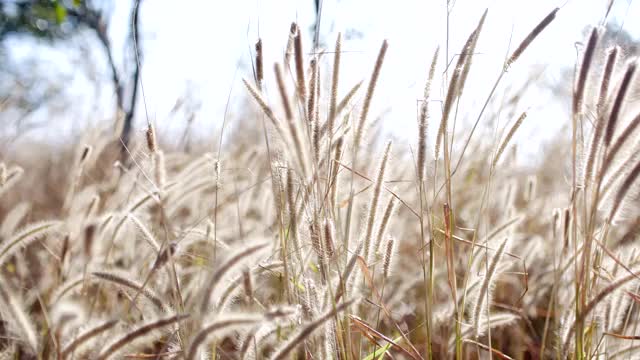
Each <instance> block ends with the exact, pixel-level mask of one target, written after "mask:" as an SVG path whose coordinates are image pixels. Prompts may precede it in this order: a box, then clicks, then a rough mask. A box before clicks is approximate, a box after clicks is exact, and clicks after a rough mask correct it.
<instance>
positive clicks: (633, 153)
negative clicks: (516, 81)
mask: <svg viewBox="0 0 640 360" xmlns="http://www.w3.org/2000/svg"><path fill="white" fill-rule="evenodd" d="M557 13H558V9H555V10H553V11H552V12H551V13H550V14H549V15H548V16H547V17H546V18H544V19H543V20H542V21H541V23H540V24H539V25H538V26H537V27H536V28H535V29H534V30H533V31H532V32H531V34H530V35H529V36H528V37H526V38H525V39H524V40H523V41H522V42H521V44H520V45H519V46H518V47H517V48H516V50H515V51H514V52H513V53H512V54H511V55H510V56H508V57H507V61H506V62H505V64H506V65H505V66H504V70H503V72H502V73H501V74H500V76H499V77H498V79H497V80H496V83H495V86H494V88H493V90H491V92H490V93H489V94H488V95H487V98H486V99H485V100H484V103H485V106H484V107H483V108H482V110H481V113H480V114H478V122H479V121H480V119H487V118H488V119H491V121H489V123H490V124H493V125H492V126H490V127H484V128H483V127H476V126H477V123H476V126H474V128H473V130H472V131H471V132H469V131H468V130H467V129H465V130H463V131H460V135H462V136H453V135H455V134H454V130H453V129H452V128H451V125H450V121H451V120H454V119H455V117H456V116H458V111H453V110H452V109H454V108H457V105H458V102H459V100H460V97H461V94H462V91H463V89H464V87H465V86H469V84H466V80H467V75H468V74H469V72H472V71H474V69H473V66H472V59H473V51H474V49H475V46H476V44H477V43H478V42H481V41H483V38H482V25H483V23H484V21H485V16H486V15H487V14H486V13H485V14H484V15H483V16H482V18H481V19H480V21H479V23H478V25H477V27H476V29H475V30H474V31H473V33H472V34H470V36H469V38H468V39H469V40H468V41H467V43H466V44H465V46H464V48H463V49H462V54H463V55H462V56H460V57H459V60H458V62H457V64H456V66H455V69H454V72H453V76H451V78H450V79H449V83H448V84H447V85H446V89H447V91H446V99H445V104H444V107H443V111H442V113H438V112H436V111H434V109H435V107H434V108H431V107H429V106H428V101H429V99H430V97H432V95H431V94H430V92H431V87H432V80H433V76H434V72H437V71H440V70H442V69H440V67H441V66H444V65H441V66H438V64H445V63H446V61H443V60H444V59H438V56H439V55H438V54H439V52H438V51H437V50H436V51H435V52H434V56H433V60H432V61H431V62H430V64H431V67H430V68H429V69H428V70H429V75H428V80H427V82H426V86H425V91H424V96H423V99H422V101H423V102H422V104H421V108H420V111H419V116H418V119H416V130H417V134H416V138H415V140H414V141H415V143H414V144H411V148H415V149H417V158H416V161H413V157H412V154H411V153H409V152H407V153H402V152H401V151H400V150H397V149H402V147H399V146H395V147H394V148H393V149H396V150H393V149H392V147H391V142H390V141H389V142H386V141H385V142H386V146H384V148H383V149H378V148H377V147H376V146H374V145H373V144H376V143H380V140H383V139H378V138H376V137H375V136H373V135H371V134H375V132H372V131H365V130H366V129H368V128H371V127H372V126H373V125H372V122H371V121H370V119H369V115H370V114H369V109H370V104H371V103H372V102H373V101H376V98H375V94H374V90H375V88H376V85H378V86H380V84H377V78H378V76H379V74H380V72H381V71H390V69H385V68H384V64H383V60H384V56H385V53H387V51H389V52H390V51H393V44H388V43H387V42H386V41H384V42H383V44H382V47H381V49H380V52H379V54H378V57H377V60H376V59H371V62H370V63H369V64H365V65H367V66H368V67H369V68H372V69H373V72H372V74H371V76H370V80H369V83H368V84H369V85H368V88H367V91H366V93H365V94H359V90H360V83H358V84H355V85H353V86H352V87H349V88H345V89H342V88H339V86H338V84H339V80H338V69H339V68H340V51H341V38H340V37H339V38H338V40H337V41H336V44H335V51H336V53H335V54H334V55H332V56H333V57H332V56H330V55H327V54H324V55H320V54H317V55H314V56H313V58H312V59H311V60H310V66H309V68H308V69H306V68H305V59H304V52H303V44H302V37H301V36H300V34H299V30H298V27H297V25H295V24H293V25H292V27H291V33H290V34H289V44H288V45H287V48H288V49H289V50H291V51H290V52H291V53H292V54H293V55H294V60H295V61H294V62H293V63H291V62H290V59H289V57H290V54H289V52H287V54H286V55H285V58H283V59H280V61H279V62H278V63H282V64H284V67H283V66H281V65H277V64H276V65H275V66H274V71H275V75H276V77H275V78H276V81H277V84H273V85H277V86H275V87H274V88H275V89H277V91H278V94H272V96H271V97H269V96H267V94H266V93H265V92H263V88H265V87H266V86H268V85H271V84H265V83H264V81H265V80H264V79H265V77H264V74H263V72H264V69H269V67H268V66H266V67H265V66H264V65H263V62H266V61H269V60H268V59H264V58H263V55H262V50H263V49H262V42H261V41H260V40H258V42H257V44H256V50H257V57H258V58H257V59H256V63H257V66H258V68H257V69H256V71H255V78H254V81H253V82H251V81H248V80H245V85H246V87H247V89H248V98H249V99H250V100H251V101H253V102H254V103H255V105H256V106H255V108H254V112H252V111H247V114H246V119H244V120H243V121H242V122H241V123H240V124H239V125H237V128H236V129H235V131H234V132H233V133H232V134H231V135H229V137H228V140H227V141H226V144H227V145H225V146H224V147H223V148H221V149H217V151H216V152H213V153H211V152H205V151H202V152H195V151H194V152H190V153H184V152H181V151H177V150H172V149H170V148H168V147H167V146H165V145H163V144H162V137H161V136H159V135H158V134H156V132H155V130H154V129H153V128H152V127H151V126H150V127H149V129H148V131H147V133H146V139H144V137H141V138H139V139H136V141H134V144H133V147H132V148H131V149H130V153H129V157H128V158H127V159H126V160H125V161H124V164H123V163H120V162H119V161H117V159H118V157H119V150H118V147H117V139H116V138H114V137H113V135H112V134H111V132H110V130H94V131H89V132H87V134H86V135H85V136H84V138H83V139H82V141H81V142H80V143H79V144H78V145H77V146H74V147H73V148H72V149H67V150H64V151H63V150H58V151H57V152H54V153H55V154H56V156H57V160H56V159H53V161H52V162H49V161H47V160H48V159H44V158H43V157H42V154H44V153H45V149H44V148H35V147H31V148H30V149H29V153H30V154H32V156H31V157H29V156H27V155H26V154H25V153H20V152H17V153H14V154H12V155H8V154H4V157H3V161H2V162H1V163H0V196H2V202H1V203H0V266H1V269H2V274H0V275H1V276H0V305H2V306H1V307H0V315H1V319H2V322H1V326H0V351H2V356H4V357H2V358H21V359H23V358H24V359H32V358H33V359H49V358H51V359H54V358H55V359H95V358H100V359H106V358H136V359H143V358H158V359H160V358H166V359H196V358H199V359H215V358H220V359H227V358H230V359H253V358H256V359H293V358H314V359H320V358H323V359H365V358H366V359H374V358H376V359H382V358H385V357H388V358H410V359H426V358H434V359H445V358H456V359H477V358H492V357H494V358H518V359H524V358H526V359H529V358H539V359H545V358H571V359H590V358H603V359H604V358H613V357H625V358H633V357H637V356H640V351H639V349H640V346H639V345H638V344H637V343H636V341H637V339H640V329H639V328H638V325H640V321H639V319H638V315H639V312H638V304H637V303H638V302H640V295H638V292H640V288H639V287H640V281H639V280H640V258H639V255H640V254H638V253H637V251H636V248H635V247H634V242H635V239H636V235H635V234H636V232H637V231H638V230H637V229H638V224H640V222H639V221H638V216H639V215H640V214H639V213H638V212H637V211H636V208H637V206H635V204H637V199H638V195H640V191H639V190H640V184H638V181H637V180H638V179H637V178H638V176H639V174H640V157H639V156H638V155H637V154H638V144H637V143H636V140H635V139H636V137H637V131H636V128H637V127H638V124H640V120H639V119H640V117H639V116H638V115H637V114H635V113H631V109H630V108H629V106H627V104H628V99H627V98H628V97H627V96H626V94H627V93H631V92H632V91H633V90H634V87H636V82H637V75H636V72H635V69H636V62H635V61H631V62H630V63H629V64H627V65H624V66H623V65H622V64H620V61H619V60H618V59H617V57H616V56H617V53H618V50H617V48H613V50H612V51H609V52H607V51H605V50H604V49H600V48H599V47H598V46H597V44H598V37H599V36H600V35H601V34H600V31H596V30H594V31H593V32H592V33H591V36H590V39H589V41H588V46H587V49H586V50H585V52H584V55H583V57H582V59H581V61H580V63H579V64H580V66H579V69H578V71H577V74H578V78H577V79H576V80H575V84H576V85H575V86H574V89H575V90H574V99H573V104H574V105H573V112H574V113H573V114H572V117H571V118H569V119H567V120H566V122H567V124H572V127H573V131H572V133H571V134H566V133H563V134H558V140H557V141H556V142H555V143H554V144H552V146H550V151H549V153H548V154H547V155H546V156H547V158H546V159H544V160H545V161H541V162H540V165H539V166H538V167H535V168H532V167H528V168H525V167H521V166H519V165H518V164H517V163H516V161H515V156H514V154H515V152H514V151H512V150H513V149H514V148H515V146H516V145H515V144H512V143H511V141H510V140H511V139H512V137H513V135H514V133H516V130H518V128H519V127H520V126H521V125H523V124H526V123H523V120H524V118H525V115H526V112H524V109H523V108H522V106H521V105H519V104H520V103H526V102H529V103H528V104H526V105H530V104H531V103H530V101H531V100H530V99H525V98H522V99H520V94H519V93H516V94H506V95H505V96H507V98H510V99H516V100H513V101H501V100H500V99H494V96H495V89H496V88H497V87H498V86H499V85H500V82H501V79H502V78H503V76H505V74H506V71H507V68H509V69H510V71H512V72H514V71H518V64H517V59H518V58H519V57H520V56H521V55H522V53H523V52H524V51H525V50H526V49H527V47H528V46H529V45H530V43H531V42H532V41H534V40H535V39H536V38H539V37H543V36H544V34H545V32H544V30H545V28H547V27H549V26H553V20H554V18H555V17H556V15H557ZM489 19H490V18H489V17H487V21H489ZM327 58H330V59H328V60H327ZM595 61H602V62H605V63H606V66H605V69H604V74H600V73H595V71H596V70H594V69H595V68H594V67H590V64H591V63H592V62H595ZM323 74H324V75H327V76H325V77H323ZM329 74H330V75H329ZM363 76H366V74H363ZM325 78H327V79H330V80H331V81H328V82H327V83H329V84H330V86H328V87H327V88H328V89H325V88H324V87H322V86H320V83H321V82H323V81H324V79H325ZM307 79H308V82H307ZM609 84H611V86H609ZM591 88H596V89H600V92H599V93H597V94H595V95H594V96H593V97H591V92H589V91H585V89H591ZM325 90H328V91H325ZM357 95H362V101H360V102H359V101H354V99H357V98H358V96H357ZM590 113H596V114H597V118H596V121H595V122H594V123H593V124H592V123H591V122H590V121H589V119H588V118H587V115H586V114H590ZM500 114H522V115H521V116H520V117H518V118H515V119H513V120H514V121H515V122H514V123H513V125H511V126H509V127H508V128H507V127H505V128H504V129H497V128H495V126H497V125H495V124H499V123H500V121H496V120H497V119H498V117H500ZM283 119H284V120H283ZM431 119H439V120H440V124H439V126H438V127H437V128H439V131H438V136H437V141H436V146H435V149H434V148H430V147H429V145H428V142H427V136H426V132H427V128H428V125H429V121H430V120H431ZM354 120H355V121H356V123H354V122H353V121H354ZM510 120H511V119H510ZM525 126H526V125H525ZM255 128H258V129H260V130H259V131H256V130H253V129H255ZM578 130H581V131H580V132H579V131H578ZM582 130H584V132H586V134H587V135H588V134H589V133H591V134H592V135H591V136H585V135H584V134H583V133H582ZM500 133H502V134H503V136H501V137H498V136H497V134H500ZM378 134H379V132H378ZM454 139H464V141H461V140H457V141H454ZM488 139H494V141H493V142H492V141H490V140H488ZM586 139H588V140H586ZM85 143H86V144H91V147H88V146H85V145H84V144H85ZM587 143H588V144H587ZM587 145H588V146H587ZM42 146H44V145H42ZM436 149H437V150H436ZM467 149H470V151H467ZM47 152H48V151H47ZM440 152H442V155H443V157H442V158H441V157H440V156H439V153H440ZM581 152H584V154H583V153H581ZM33 154H36V156H33ZM434 154H435V156H434ZM455 159H457V160H455ZM580 159H584V164H583V163H582V162H581V161H582V160H580ZM47 164H52V165H47ZM563 166H564V168H563ZM568 169H571V170H568ZM582 169H585V170H582ZM565 179H570V180H569V181H568V183H569V184H567V181H565ZM14 354H15V355H14Z"/></svg>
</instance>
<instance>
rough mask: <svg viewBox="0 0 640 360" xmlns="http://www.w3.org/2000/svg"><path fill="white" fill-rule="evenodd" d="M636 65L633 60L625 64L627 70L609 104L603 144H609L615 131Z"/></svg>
mask: <svg viewBox="0 0 640 360" xmlns="http://www.w3.org/2000/svg"><path fill="white" fill-rule="evenodd" d="M636 67H637V63H636V62H635V61H633V62H631V63H630V64H629V65H628V66H627V71H625V73H624V76H623V78H622V82H621V83H620V88H619V89H618V93H617V94H616V97H615V100H614V101H613V105H612V106H611V112H610V113H609V121H608V122H607V127H606V129H605V132H604V144H605V146H609V144H611V139H612V138H613V133H614V132H615V128H616V123H617V122H618V118H620V115H621V114H620V113H621V112H622V108H623V106H624V100H625V97H626V95H627V92H628V90H629V87H630V85H631V81H632V80H633V76H634V75H635V72H636Z"/></svg>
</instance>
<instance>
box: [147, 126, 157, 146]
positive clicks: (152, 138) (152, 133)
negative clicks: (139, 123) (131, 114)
mask: <svg viewBox="0 0 640 360" xmlns="http://www.w3.org/2000/svg"><path fill="white" fill-rule="evenodd" d="M147 148H149V151H150V152H152V153H155V152H156V151H157V150H158V147H157V144H156V130H155V129H154V128H153V125H151V124H149V127H147Z"/></svg>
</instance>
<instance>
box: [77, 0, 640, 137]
mask: <svg viewBox="0 0 640 360" xmlns="http://www.w3.org/2000/svg"><path fill="white" fill-rule="evenodd" d="M607 2H608V0H567V1H565V0H537V1H531V0H457V1H452V3H453V6H452V11H451V13H450V24H449V29H450V33H449V51H448V56H449V59H451V57H452V56H453V55H454V54H455V53H457V52H459V49H460V47H461V46H462V44H463V43H464V41H465V40H466V38H467V37H468V35H469V34H470V32H471V31H472V30H473V28H474V27H475V26H476V24H477V22H478V20H479V18H480V16H481V15H482V13H483V11H484V9H485V8H488V9H489V13H488V17H487V20H486V22H485V27H484V29H483V32H482V34H481V37H480V41H479V44H478V47H477V52H478V55H477V56H476V57H475V58H474V65H473V67H472V69H471V74H470V76H469V80H468V84H469V85H468V89H467V90H466V92H465V94H466V95H465V98H466V99H468V100H467V101H464V100H463V105H464V106H463V109H464V110H463V111H462V113H461V114H462V115H465V114H469V115H471V117H474V118H475V116H476V115H477V113H478V111H479V107H480V106H481V105H482V104H481V102H483V101H484V98H485V96H486V94H488V92H489V90H490V89H491V86H492V85H493V82H494V81H495V78H496V77H497V75H498V73H499V72H500V69H501V66H502V63H503V61H504V57H505V55H506V53H507V50H508V46H509V40H510V38H511V37H512V38H513V40H512V44H511V49H513V48H514V47H515V46H517V44H518V43H519V42H520V40H522V39H523V38H524V37H525V36H526V35H527V34H528V32H529V31H530V30H531V29H532V28H533V27H534V26H535V25H536V24H537V23H538V22H539V21H540V20H541V19H542V18H543V17H544V16H546V15H547V14H548V13H549V11H551V10H552V9H553V8H555V7H561V10H560V11H559V13H558V16H557V18H556V20H555V21H554V22H553V23H552V24H551V26H550V27H549V28H548V29H547V30H545V31H544V33H542V35H541V36H540V37H539V38H538V39H537V40H536V41H535V42H534V43H533V45H532V46H531V47H530V48H529V49H528V50H527V51H526V52H525V54H524V55H523V56H522V58H521V59H520V60H519V61H518V62H517V63H516V64H515V65H514V66H513V67H512V69H511V71H510V72H509V74H508V76H507V78H506V79H505V82H504V84H505V85H506V84H508V83H509V82H510V81H515V82H516V83H518V82H522V81H523V79H524V78H526V77H527V76H529V75H530V74H531V73H533V72H534V71H535V70H536V69H539V68H540V67H541V66H546V71H545V72H544V74H543V78H542V79H541V80H540V82H545V81H551V82H554V81H557V80H558V79H559V74H560V70H561V69H562V68H566V67H567V66H573V64H574V63H575V58H576V50H575V42H576V41H582V40H583V37H582V30H583V29H584V28H585V26H587V25H590V24H597V23H599V22H600V21H601V20H602V17H603V15H604V13H605V9H606V5H607ZM128 11H129V8H128V4H127V2H119V4H118V6H117V7H116V9H115V12H114V14H113V17H112V22H111V28H110V29H111V30H110V34H111V35H112V37H113V38H114V47H115V49H116V51H119V49H121V48H122V45H121V44H122V41H121V40H119V39H123V38H124V37H125V36H126V32H125V30H123V29H126V27H127V22H128V15H129V14H128ZM141 11H142V13H141V14H142V17H141V27H142V34H141V36H142V42H143V45H142V46H143V50H144V64H143V72H142V81H143V84H144V91H145V97H146V102H147V107H148V111H149V115H150V117H151V118H152V119H154V120H155V121H156V122H157V123H158V127H159V129H160V130H161V131H162V129H164V130H165V131H169V130H170V129H174V130H176V129H181V128H182V127H183V125H184V121H182V119H179V118H176V117H171V116H170V110H171V108H172V107H173V106H174V104H175V102H176V99H178V98H180V97H183V96H185V95H186V94H187V93H188V94H189V95H188V96H189V97H190V98H191V99H192V100H193V101H194V102H197V103H201V104H202V106H201V108H200V110H199V112H198V113H197V118H196V124H197V126H196V128H197V129H199V130H200V131H202V132H205V131H206V132H211V131H216V132H217V131H219V126H220V124H221V120H222V117H223V114H224V108H225V104H226V101H227V96H228V94H229V91H231V94H232V98H235V99H237V98H239V97H242V96H245V95H246V91H245V89H244V87H243V85H242V83H241V79H242V78H243V77H245V78H251V77H252V73H251V70H250V64H251V58H252V56H253V55H252V53H251V52H252V51H253V44H254V43H255V41H256V40H257V38H258V37H261V38H262V39H263V44H264V45H263V46H264V50H265V74H266V76H267V77H266V82H267V84H271V85H273V83H274V81H273V75H272V68H273V67H272V65H273V63H274V62H276V61H281V60H282V54H283V52H284V47H285V44H286V40H287V35H288V31H289V26H290V24H291V22H292V21H298V23H299V24H301V26H302V28H303V30H306V34H307V38H306V39H305V40H306V41H305V44H304V45H305V50H306V51H311V32H310V29H311V25H312V24H313V18H314V10H313V1H312V0H304V1H302V0H298V1H295V0H279V1H264V0H262V1H261V0H232V1H207V0H184V1H181V2H180V3H179V5H178V4H177V2H175V1H172V0H153V1H151V0H146V1H143V5H142V9H141ZM610 17H611V18H613V19H615V20H616V21H617V22H621V21H622V20H628V21H626V22H625V23H624V24H625V25H624V27H625V30H627V31H630V32H631V33H632V35H634V36H636V37H638V36H640V26H639V25H638V24H637V23H636V22H635V21H632V19H638V18H640V5H638V4H637V2H636V3H632V2H631V0H618V1H616V2H615V4H614V7H613V10H612V14H611V16H610ZM339 31H340V32H342V33H343V34H346V33H349V32H351V33H353V32H357V33H360V34H361V35H362V36H361V37H360V38H356V39H351V40H347V39H345V41H344V43H343V51H344V52H345V53H344V55H343V66H342V71H341V73H342V74H343V76H342V78H341V81H340V94H345V93H346V91H347V90H348V89H349V88H350V87H351V86H352V85H353V84H354V83H355V82H357V81H359V80H365V81H366V80H368V77H369V75H370V72H371V69H372V67H373V63H374V61H375V57H376V55H377V52H378V49H379V47H380V44H381V42H382V40H383V39H388V41H389V50H388V52H387V57H386V59H385V63H384V67H383V70H382V74H381V77H380V79H379V83H378V84H379V85H378V87H377V90H376V94H375V96H374V102H373V105H372V109H371V113H370V114H371V116H372V117H375V116H376V115H379V114H381V113H382V112H384V111H387V110H389V111H390V112H389V113H388V116H387V117H385V120H384V121H385V129H387V130H389V131H391V132H393V133H394V134H395V135H396V136H397V137H399V138H400V139H403V140H404V139H410V142H411V143H413V142H415V140H414V139H413V137H414V136H413V134H415V127H416V125H415V121H416V119H415V118H416V116H415V114H416V100H417V99H419V98H420V97H421V93H422V87H423V86H424V82H425V79H426V75H427V71H428V64H429V62H430V59H431V56H432V54H433V52H434V50H435V49H436V47H438V46H440V54H441V56H440V59H439V66H438V70H439V71H438V72H439V73H442V71H443V69H444V63H445V53H446V48H445V44H446V39H447V36H446V0H438V1H424V0H404V1H403V0H398V1H354V0H333V1H331V0H327V1H324V4H323V12H322V22H321V30H320V37H321V40H322V41H324V42H325V43H326V44H327V47H328V50H329V51H331V48H332V47H333V43H334V42H335V38H336V36H337V33H338V32H339ZM119 54H120V58H121V53H119ZM99 56H100V55H96V57H99ZM330 61H332V57H329V56H327V57H325V59H324V63H323V64H325V66H324V74H325V76H327V75H328V74H330V67H329V66H327V65H328V64H329V63H330ZM239 65H240V66H239ZM103 70H104V69H103ZM102 78H103V79H104V80H105V85H106V86H109V85H110V84H109V83H108V73H107V74H105V75H104V76H103V77H102ZM438 81H440V79H438ZM325 83H328V82H325ZM436 84H437V85H439V86H436V87H435V88H434V91H435V92H434V93H433V98H434V99H442V97H443V95H442V93H443V92H444V89H443V86H442V83H441V82H437V83H436ZM267 86H269V85H267ZM272 94H274V95H275V92H272ZM85 96H86V91H85ZM272 98H273V100H274V101H273V102H274V103H276V104H277V103H279V102H278V101H277V100H278V99H277V98H276V97H274V96H272ZM87 100H91V98H89V99H87ZM553 100H554V99H553V98H552V96H551V95H550V94H549V92H548V91H545V92H543V91H539V90H537V91H534V92H532V93H530V94H529V95H528V97H527V99H526V100H525V101H523V108H522V110H526V109H529V118H528V120H527V122H528V123H525V125H523V129H526V130H523V133H525V134H531V133H537V134H540V133H548V130H549V129H556V128H557V127H558V126H561V125H562V124H563V123H564V122H565V121H567V118H566V114H565V113H563V112H562V111H563V109H562V108H561V105H560V104H559V103H558V102H555V101H553ZM140 105H142V103H140ZM432 105H433V106H432V108H433V111H436V110H437V106H438V104H437V103H435V104H432ZM101 107H102V108H103V110H102V111H103V112H104V115H102V116H99V117H101V118H105V117H107V116H108V114H109V112H110V111H112V107H111V106H110V105H108V106H107V105H105V106H101ZM86 111H87V113H86V115H85V116H87V117H88V116H90V115H91V116H94V117H95V114H96V110H95V109H94V108H91V107H87V109H86ZM97 113H98V114H101V112H100V111H98V112H97ZM144 114H145V112H144V109H143V108H142V107H139V108H138V112H137V115H138V116H137V125H139V126H142V124H143V122H144V121H143V119H144V116H145V115H144ZM80 117H82V116H80ZM433 118H434V119H435V120H438V118H439V117H438V116H434V117H433ZM232 120H233V119H232ZM436 126H437V125H432V126H431V129H432V130H433V128H435V127H436Z"/></svg>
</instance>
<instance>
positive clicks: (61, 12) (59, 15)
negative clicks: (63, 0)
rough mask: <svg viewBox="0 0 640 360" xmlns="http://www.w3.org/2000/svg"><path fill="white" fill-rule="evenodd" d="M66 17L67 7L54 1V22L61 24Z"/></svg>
mask: <svg viewBox="0 0 640 360" xmlns="http://www.w3.org/2000/svg"><path fill="white" fill-rule="evenodd" d="M66 18H67V9H65V7H64V6H62V5H60V3H59V2H57V1H56V22H57V23H58V24H62V23H63V22H64V20H65V19H66Z"/></svg>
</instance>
